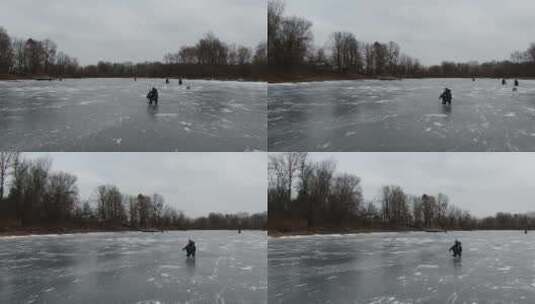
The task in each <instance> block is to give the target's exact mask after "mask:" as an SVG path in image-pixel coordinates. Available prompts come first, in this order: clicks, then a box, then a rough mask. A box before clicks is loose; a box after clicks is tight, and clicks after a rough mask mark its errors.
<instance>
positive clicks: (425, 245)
mask: <svg viewBox="0 0 535 304" xmlns="http://www.w3.org/2000/svg"><path fill="white" fill-rule="evenodd" d="M455 239H459V240H460V241H461V242H462V244H463V256H462V259H460V260H459V259H454V258H453V257H452V256H451V253H448V249H449V247H450V246H451V245H452V244H453V242H454V240H455ZM534 252H535V233H533V232H531V233H529V234H527V235H524V234H523V232H519V231H501V232H499V231H490V232H449V233H437V234H431V233H416V232H413V233H371V234H357V235H346V236H340V235H337V236H328V235H323V236H307V237H291V238H282V239H279V238H270V239H269V241H268V284H269V290H268V301H269V303H390V304H393V303H535V255H534Z"/></svg>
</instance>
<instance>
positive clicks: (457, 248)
mask: <svg viewBox="0 0 535 304" xmlns="http://www.w3.org/2000/svg"><path fill="white" fill-rule="evenodd" d="M449 251H453V257H457V256H458V257H461V254H462V253H463V246H462V245H461V242H459V241H458V240H455V244H453V246H451V248H450V250H449Z"/></svg>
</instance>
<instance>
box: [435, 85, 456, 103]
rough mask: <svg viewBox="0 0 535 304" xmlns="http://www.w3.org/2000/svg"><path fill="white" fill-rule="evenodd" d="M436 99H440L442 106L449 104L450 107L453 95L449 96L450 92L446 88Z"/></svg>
mask: <svg viewBox="0 0 535 304" xmlns="http://www.w3.org/2000/svg"><path fill="white" fill-rule="evenodd" d="M438 99H442V104H443V105H445V104H449V105H451V101H452V99H453V95H452V94H451V90H450V89H448V88H445V89H444V92H442V94H441V95H440V97H439V98H438Z"/></svg>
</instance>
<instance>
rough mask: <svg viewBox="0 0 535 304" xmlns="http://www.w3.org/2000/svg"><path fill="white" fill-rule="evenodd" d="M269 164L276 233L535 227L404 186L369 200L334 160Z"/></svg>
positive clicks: (530, 220) (274, 159)
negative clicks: (481, 215)
mask: <svg viewBox="0 0 535 304" xmlns="http://www.w3.org/2000/svg"><path fill="white" fill-rule="evenodd" d="M268 168H269V187H268V213H269V216H268V229H269V230H270V231H272V232H292V231H316V230H322V229H325V230H329V231H336V230H338V231H339V230H344V229H349V230H351V229H378V230H381V229H383V230H413V229H414V230H436V229H440V230H452V229H463V230H470V229H529V228H530V227H535V217H529V216H528V215H510V214H505V213H499V214H498V215H496V217H488V218H484V219H477V218H475V217H474V216H472V215H471V214H470V213H469V212H468V211H466V210H462V209H460V208H458V207H457V206H455V205H453V204H451V203H450V202H449V198H448V196H447V195H445V194H442V193H439V194H437V195H429V194H423V195H418V196H416V195H410V194H407V193H405V192H404V191H403V189H402V188H401V187H399V186H392V185H387V186H383V187H382V189H381V192H380V195H379V198H378V199H377V200H375V201H366V200H365V198H364V197H363V195H362V189H361V179H360V178H359V177H358V176H356V175H353V174H346V173H338V172H337V171H336V164H335V163H334V162H333V161H331V160H325V161H320V162H314V161H312V160H310V159H309V158H308V157H307V154H306V153H297V152H291V153H284V154H276V155H271V156H270V160H269V167H268Z"/></svg>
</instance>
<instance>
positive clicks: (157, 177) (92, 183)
mask: <svg viewBox="0 0 535 304" xmlns="http://www.w3.org/2000/svg"><path fill="white" fill-rule="evenodd" d="M24 156H26V157H28V158H32V159H33V158H37V157H49V158H50V159H52V161H53V164H52V170H54V171H65V172H68V173H71V174H74V175H76V176H77V177H78V187H79V189H80V197H81V198H82V199H87V198H90V197H91V196H92V195H94V191H95V189H96V187H98V186H99V185H103V184H114V185H116V186H118V187H119V189H120V190H121V192H123V193H126V194H131V195H137V194H139V193H143V194H152V193H155V192H156V193H160V194H162V195H163V196H164V198H165V200H166V203H168V204H169V205H172V206H174V207H176V208H177V209H178V210H182V211H184V212H185V213H186V214H187V215H189V216H195V217H196V216H203V215H207V214H208V213H209V212H223V213H235V212H249V213H256V212H265V211H266V210H267V194H266V191H267V190H266V189H267V171H266V170H267V156H266V154H265V153H25V154H24Z"/></svg>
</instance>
